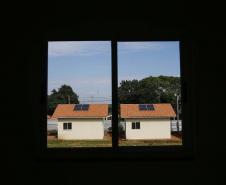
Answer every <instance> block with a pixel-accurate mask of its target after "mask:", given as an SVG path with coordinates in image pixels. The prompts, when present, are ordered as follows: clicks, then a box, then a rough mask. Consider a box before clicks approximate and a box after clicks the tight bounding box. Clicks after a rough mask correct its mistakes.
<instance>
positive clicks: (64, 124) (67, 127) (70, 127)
mask: <svg viewBox="0 0 226 185" xmlns="http://www.w3.org/2000/svg"><path fill="white" fill-rule="evenodd" d="M63 130H72V123H63Z"/></svg>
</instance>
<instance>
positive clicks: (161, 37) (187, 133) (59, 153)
mask: <svg viewBox="0 0 226 185" xmlns="http://www.w3.org/2000/svg"><path fill="white" fill-rule="evenodd" d="M65 35H67V36H66V37H65V36H64V34H62V33H61V32H59V33H58V32H55V33H48V34H45V35H42V38H43V39H42V40H40V53H39V54H40V55H39V61H40V65H39V67H40V68H39V71H40V79H41V81H40V94H41V95H40V122H41V125H37V128H39V129H37V137H38V138H37V140H38V141H39V142H38V143H37V156H38V160H41V161H44V160H48V161H49V160H57V161H89V160H92V161H93V160H101V161H103V160H107V161H111V160H113V161H115V160H124V161H127V160H129V161H131V160H145V161H147V160H163V159H164V160H181V159H183V160H184V159H186V160H194V159H195V153H194V113H193V110H194V108H193V101H194V97H193V91H194V89H193V79H192V74H193V68H192V49H191V38H190V36H189V35H188V34H186V33H173V34H172V33H171V34H169V33H153V34H152V35H150V34H142V35H140V34H139V36H138V35H129V34H127V35H123V34H119V35H117V36H110V37H108V38H103V37H95V36H93V37H92V36H91V37H90V38H87V37H84V38H81V37H80V38H79V37H76V36H75V35H74V33H71V34H65ZM49 41H111V45H112V50H111V54H112V56H111V57H112V147H96V148H89V147H87V148H48V147H47V137H46V136H47V120H46V115H47V110H46V107H47V97H46V94H47V80H48V79H47V73H48V42H49ZM123 41H124V42H125V41H128V42H129V41H131V42H135V41H138V42H140V41H180V68H181V70H180V72H181V86H182V87H181V90H182V92H181V94H182V102H181V106H182V120H183V121H182V127H183V130H182V135H183V140H182V143H183V145H182V146H151V147H146V146H136V147H126V146H125V147H123V146H120V147H119V146H118V105H117V104H118V93H117V88H118V87H117V85H118V74H117V69H118V65H117V52H118V51H117V42H123ZM188 123H189V124H188ZM90 154H91V155H90ZM53 156H54V158H53V159H52V157H53Z"/></svg>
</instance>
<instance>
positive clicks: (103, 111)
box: [52, 104, 108, 118]
mask: <svg viewBox="0 0 226 185" xmlns="http://www.w3.org/2000/svg"><path fill="white" fill-rule="evenodd" d="M74 107H75V104H58V106H57V108H56V110H55V112H54V113H53V115H52V117H55V118H86V117H87V118H88V117H92V118H93V117H95V118H96V117H98V118H99V117H100V118H102V117H107V116H108V104H90V106H89V110H88V111H87V110H86V111H85V110H81V111H73V109H74Z"/></svg>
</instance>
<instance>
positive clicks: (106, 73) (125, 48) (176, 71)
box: [48, 41, 180, 104]
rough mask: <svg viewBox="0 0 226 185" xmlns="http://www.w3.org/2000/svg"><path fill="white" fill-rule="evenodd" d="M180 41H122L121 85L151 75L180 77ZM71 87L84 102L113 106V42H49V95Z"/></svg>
mask: <svg viewBox="0 0 226 185" xmlns="http://www.w3.org/2000/svg"><path fill="white" fill-rule="evenodd" d="M179 58H180V56H179V42H178V41H173V42H171V41H170V42H118V85H120V82H121V81H122V80H133V79H137V80H141V79H143V78H145V77H149V76H159V75H165V76H180V59H179ZM64 84H66V85H70V86H71V87H72V89H73V91H74V92H75V93H76V94H78V96H79V101H80V103H89V104H92V103H106V104H108V103H109V104H111V97H112V96H111V42H110V41H82V42H80V41H65V42H62V41H61V42H49V43H48V95H50V94H51V91H52V90H53V89H56V90H58V89H59V88H60V86H61V85H64Z"/></svg>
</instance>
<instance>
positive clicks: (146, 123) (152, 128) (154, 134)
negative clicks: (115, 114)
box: [126, 118, 171, 139]
mask: <svg viewBox="0 0 226 185" xmlns="http://www.w3.org/2000/svg"><path fill="white" fill-rule="evenodd" d="M132 122H140V129H132ZM170 138H171V131H170V118H140V119H139V118H138V119H135V118H127V119H126V139H170Z"/></svg>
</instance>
